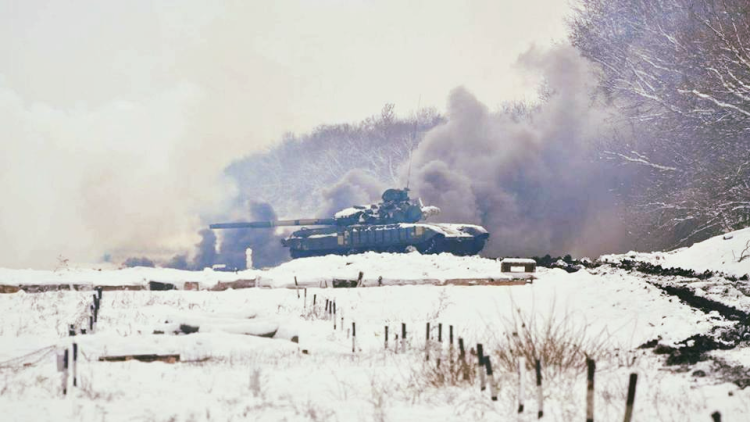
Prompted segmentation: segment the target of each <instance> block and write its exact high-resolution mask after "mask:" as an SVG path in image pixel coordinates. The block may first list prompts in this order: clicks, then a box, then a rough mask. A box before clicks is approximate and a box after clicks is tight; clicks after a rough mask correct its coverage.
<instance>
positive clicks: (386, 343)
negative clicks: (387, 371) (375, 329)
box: [385, 325, 388, 350]
mask: <svg viewBox="0 0 750 422" xmlns="http://www.w3.org/2000/svg"><path fill="white" fill-rule="evenodd" d="M385 350H388V326H387V325H386V326H385Z"/></svg>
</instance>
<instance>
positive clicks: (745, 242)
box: [600, 228, 750, 276]
mask: <svg viewBox="0 0 750 422" xmlns="http://www.w3.org/2000/svg"><path fill="white" fill-rule="evenodd" d="M748 246H750V228H746V229H742V230H737V231H734V232H731V233H728V234H725V235H721V236H716V237H712V238H710V239H708V240H704V241H703V242H700V243H696V244H694V245H693V246H691V247H689V248H681V249H677V250H674V251H670V252H651V253H642V252H628V253H626V254H616V255H602V256H601V258H600V259H601V260H602V261H605V260H608V261H610V262H620V261H622V260H623V259H633V260H637V261H644V262H650V263H652V264H659V265H661V266H662V267H667V268H668V267H678V268H686V269H691V270H694V271H697V272H703V271H706V270H711V271H722V272H725V273H727V274H733V275H737V276H742V275H744V274H750V257H748V258H746V259H743V260H742V262H739V258H740V255H741V254H742V252H743V251H744V250H745V248H748ZM745 253H746V254H747V255H749V256H750V249H748V250H747V252H745Z"/></svg>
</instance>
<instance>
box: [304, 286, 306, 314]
mask: <svg viewBox="0 0 750 422" xmlns="http://www.w3.org/2000/svg"><path fill="white" fill-rule="evenodd" d="M304 308H305V309H307V287H305V304H304Z"/></svg>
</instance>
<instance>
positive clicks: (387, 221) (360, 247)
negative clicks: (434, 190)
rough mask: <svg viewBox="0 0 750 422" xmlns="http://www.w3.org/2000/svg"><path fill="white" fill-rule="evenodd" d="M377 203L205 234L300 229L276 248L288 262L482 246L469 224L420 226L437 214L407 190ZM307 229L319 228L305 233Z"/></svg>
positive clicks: (482, 238) (483, 237)
mask: <svg viewBox="0 0 750 422" xmlns="http://www.w3.org/2000/svg"><path fill="white" fill-rule="evenodd" d="M382 200H383V201H382V202H379V203H377V204H371V205H367V206H353V207H351V208H346V209H343V210H341V211H339V212H337V213H336V214H335V215H334V216H333V218H314V219H301V220H276V221H256V222H234V223H219V224H211V225H210V226H209V227H210V228H211V229H257V228H272V227H282V226H305V227H303V228H302V229H300V230H297V231H295V232H293V233H292V234H291V235H290V236H289V237H288V238H286V239H283V240H282V241H281V243H282V244H283V245H284V246H286V247H288V248H289V249H290V253H291V255H292V258H299V257H304V256H318V255H328V254H338V255H345V254H351V253H361V252H368V251H376V252H405V251H407V250H409V249H410V248H415V249H417V250H418V251H420V252H422V253H440V252H450V253H453V254H456V255H475V254H477V253H479V251H481V250H482V248H483V247H484V244H485V243H486V241H487V239H488V238H489V233H488V232H487V230H485V229H484V228H483V227H481V226H476V225H471V224H445V223H422V222H423V221H424V220H426V219H427V218H429V217H431V216H434V215H437V214H439V213H440V209H439V208H437V207H433V206H425V205H423V204H422V201H421V200H419V199H418V200H416V201H412V200H411V199H410V198H409V190H408V189H388V190H386V191H385V192H384V193H383V195H382ZM307 226H322V227H315V228H308V227H307Z"/></svg>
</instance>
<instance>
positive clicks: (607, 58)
mask: <svg viewBox="0 0 750 422" xmlns="http://www.w3.org/2000/svg"><path fill="white" fill-rule="evenodd" d="M571 26H572V36H571V38H572V41H573V43H574V45H576V46H577V47H578V48H579V49H580V50H581V52H582V53H583V54H584V56H586V57H588V58H589V59H591V60H592V61H594V62H596V63H598V64H599V66H600V67H601V70H602V73H601V75H602V78H601V87H602V90H603V91H604V92H605V93H606V95H607V98H608V99H609V100H610V102H611V104H612V105H614V106H615V107H617V108H618V109H619V110H620V111H621V112H622V115H623V116H626V119H627V124H628V126H629V127H630V128H631V130H632V136H631V135H628V136H622V137H619V138H617V137H616V138H615V139H612V140H611V141H610V142H609V143H608V144H607V145H606V146H605V147H604V151H603V156H604V157H605V158H607V159H610V160H612V161H613V162H616V163H619V164H623V165H628V166H633V167H635V168H637V169H638V176H637V177H636V180H638V181H639V182H641V183H640V184H639V185H638V186H637V188H635V189H632V190H631V191H629V192H627V194H628V197H629V200H628V203H629V204H631V205H632V207H631V208H632V209H631V211H633V212H632V213H631V215H634V216H637V217H638V218H640V219H641V222H642V223H643V226H644V230H645V231H648V232H649V233H651V234H661V237H660V238H659V239H660V240H661V241H665V242H669V244H670V246H681V245H685V244H689V243H692V242H694V241H697V240H701V239H703V238H706V237H708V236H710V235H714V234H716V233H719V232H721V231H728V230H732V229H735V228H738V227H742V226H745V225H747V224H748V223H750V221H749V220H750V185H749V184H748V180H750V137H748V136H747V135H748V132H750V50H749V48H750V8H748V7H747V3H746V0H581V1H580V4H579V9H578V12H577V15H576V17H575V19H574V20H573V21H572V24H571Z"/></svg>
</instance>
